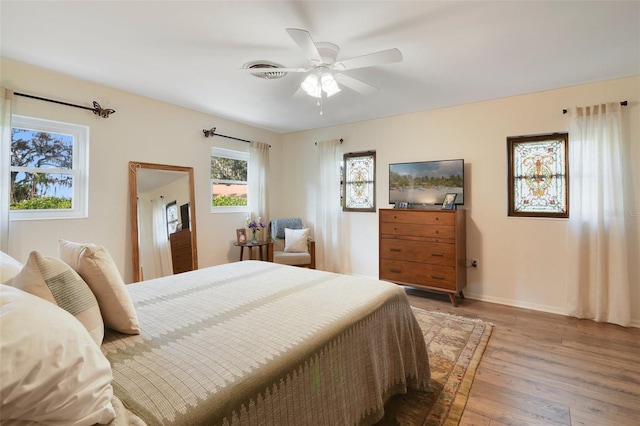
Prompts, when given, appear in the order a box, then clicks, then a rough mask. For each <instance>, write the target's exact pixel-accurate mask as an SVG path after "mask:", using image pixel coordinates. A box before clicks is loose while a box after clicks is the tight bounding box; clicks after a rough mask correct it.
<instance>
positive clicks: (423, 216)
mask: <svg viewBox="0 0 640 426" xmlns="http://www.w3.org/2000/svg"><path fill="white" fill-rule="evenodd" d="M454 213H455V212H453V211H449V212H447V211H437V210H433V211H424V210H420V211H418V210H415V211H411V210H380V222H392V223H414V224H416V225H447V226H453V225H455V214H454Z"/></svg>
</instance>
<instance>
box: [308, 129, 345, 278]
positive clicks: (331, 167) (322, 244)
mask: <svg viewBox="0 0 640 426" xmlns="http://www.w3.org/2000/svg"><path fill="white" fill-rule="evenodd" d="M318 151H319V159H320V162H319V166H320V167H319V170H318V199H317V201H316V229H315V240H316V242H317V243H316V266H317V268H318V269H322V270H324V271H329V272H343V270H342V268H343V264H342V250H341V248H342V241H341V238H342V208H341V207H340V163H341V161H342V156H341V152H340V141H339V140H338V139H333V140H330V141H323V142H318Z"/></svg>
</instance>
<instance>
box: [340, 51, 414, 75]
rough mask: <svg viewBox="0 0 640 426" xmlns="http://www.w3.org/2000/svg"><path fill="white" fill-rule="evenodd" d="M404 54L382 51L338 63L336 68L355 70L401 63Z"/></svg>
mask: <svg viewBox="0 0 640 426" xmlns="http://www.w3.org/2000/svg"><path fill="white" fill-rule="evenodd" d="M401 61H402V53H401V52H400V50H398V49H387V50H381V51H380V52H375V53H369V54H368V55H362V56H356V57H355V58H350V59H345V60H343V61H339V62H336V64H335V68H336V69H338V70H341V71H342V70H355V69H357V68H365V67H372V66H374V65H383V64H390V63H392V62H401Z"/></svg>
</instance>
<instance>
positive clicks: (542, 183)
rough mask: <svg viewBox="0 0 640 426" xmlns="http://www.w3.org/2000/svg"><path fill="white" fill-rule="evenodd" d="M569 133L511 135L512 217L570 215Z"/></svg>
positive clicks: (510, 183) (510, 181) (509, 144)
mask: <svg viewBox="0 0 640 426" xmlns="http://www.w3.org/2000/svg"><path fill="white" fill-rule="evenodd" d="M567 140H568V134H567V133H554V134H548V135H536V136H517V137H508V138H507V149H508V158H509V216H538V217H569V203H568V192H569V176H568V165H567Z"/></svg>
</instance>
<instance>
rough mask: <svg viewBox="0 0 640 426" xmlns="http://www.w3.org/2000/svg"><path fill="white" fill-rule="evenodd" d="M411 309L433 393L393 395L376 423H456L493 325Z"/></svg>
mask: <svg viewBox="0 0 640 426" xmlns="http://www.w3.org/2000/svg"><path fill="white" fill-rule="evenodd" d="M413 311H414V313H415V316H416V318H417V319H418V322H419V323H420V328H422V334H423V335H424V338H425V340H426V342H427V346H428V350H429V363H430V365H431V384H432V386H433V392H432V393H425V392H416V391H409V392H408V393H407V394H403V395H396V396H395V397H393V398H392V399H391V400H390V401H389V402H388V403H387V404H386V405H385V416H384V418H383V419H382V420H381V421H380V422H378V423H377V425H378V426H391V425H401V426H455V425H458V424H459V423H460V418H461V417H462V413H463V411H464V407H465V405H466V404H467V399H468V397H469V390H470V389H471V384H472V383H473V378H474V376H475V374H476V369H477V368H478V364H479V363H480V359H481V358H482V354H483V353H484V350H485V348H486V347H487V342H488V341H489V337H490V336H491V330H492V328H493V326H492V325H491V324H490V323H487V322H484V321H481V320H477V319H469V318H464V317H461V316H457V315H451V314H446V313H443V312H435V311H425V310H423V309H418V308H413Z"/></svg>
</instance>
